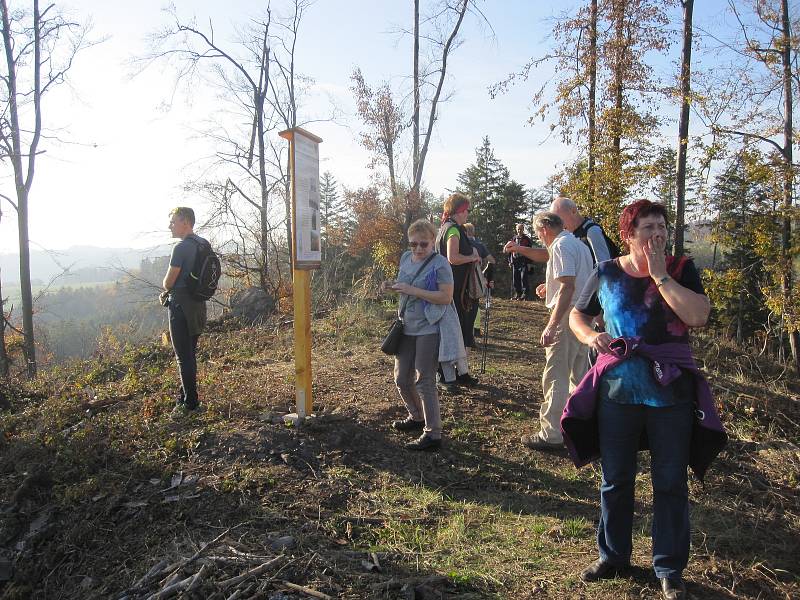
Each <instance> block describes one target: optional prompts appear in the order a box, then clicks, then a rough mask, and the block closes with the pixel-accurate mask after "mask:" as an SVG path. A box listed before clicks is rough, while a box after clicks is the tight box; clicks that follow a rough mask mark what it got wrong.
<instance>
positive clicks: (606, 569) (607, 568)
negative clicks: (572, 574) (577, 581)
mask: <svg viewBox="0 0 800 600" xmlns="http://www.w3.org/2000/svg"><path fill="white" fill-rule="evenodd" d="M629 567H630V565H627V564H625V565H615V564H613V563H610V562H608V561H605V560H603V559H602V558H598V559H597V560H596V561H594V562H593V563H592V564H590V565H589V566H588V567H586V568H585V569H584V570H583V571H581V579H582V580H583V581H598V580H600V579H612V578H614V577H616V576H617V575H619V574H620V573H622V572H623V571H625V570H626V569H628V568H629Z"/></svg>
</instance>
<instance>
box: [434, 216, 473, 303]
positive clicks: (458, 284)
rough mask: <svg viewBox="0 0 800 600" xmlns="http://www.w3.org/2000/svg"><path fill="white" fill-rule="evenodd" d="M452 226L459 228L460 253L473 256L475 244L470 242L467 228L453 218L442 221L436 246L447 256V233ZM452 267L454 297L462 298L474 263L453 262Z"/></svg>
mask: <svg viewBox="0 0 800 600" xmlns="http://www.w3.org/2000/svg"><path fill="white" fill-rule="evenodd" d="M452 228H456V229H457V230H458V236H459V237H458V253H459V254H463V255H464V256H472V250H473V248H474V246H473V245H472V242H470V240H469V236H467V232H466V230H465V229H464V228H463V227H462V226H461V225H459V224H458V223H456V222H455V221H453V220H452V219H447V220H446V221H445V222H444V223H442V226H441V228H440V229H439V234H438V235H437V236H436V247H437V248H438V249H439V254H441V255H442V256H444V257H445V258H447V240H448V235H447V234H448V232H449V231H450V229H452ZM451 237H452V236H451ZM450 267H451V268H452V269H453V298H460V297H461V292H462V290H463V289H464V286H465V285H466V284H467V274H468V273H469V270H470V269H471V268H472V263H463V264H460V265H454V264H451V265H450Z"/></svg>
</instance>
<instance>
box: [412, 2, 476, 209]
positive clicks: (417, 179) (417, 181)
mask: <svg viewBox="0 0 800 600" xmlns="http://www.w3.org/2000/svg"><path fill="white" fill-rule="evenodd" d="M415 1H416V0H415ZM469 3H470V0H461V6H460V7H459V8H458V13H457V18H456V23H455V25H453V30H452V31H451V32H450V35H449V36H448V38H447V41H446V42H445V43H444V46H443V47H442V68H441V69H440V70H439V82H438V83H437V85H436V91H435V92H434V94H433V98H432V99H431V110H430V113H429V115H428V124H427V127H426V129H425V140H424V141H423V143H422V148H421V149H420V152H419V164H418V165H417V172H416V174H415V176H414V184H413V185H412V188H411V189H412V191H413V192H415V193H416V194H417V197H419V190H420V186H421V184H422V171H423V169H424V168H425V157H426V156H427V154H428V146H429V145H430V142H431V134H432V133H433V126H434V124H435V123H436V109H437V107H438V104H439V96H440V95H441V93H442V87H444V80H445V77H446V75H447V59H448V58H449V57H450V51H451V50H452V48H453V42H454V41H455V39H456V36H457V35H458V30H459V29H460V28H461V23H462V22H463V21H464V15H466V14H467V8H469Z"/></svg>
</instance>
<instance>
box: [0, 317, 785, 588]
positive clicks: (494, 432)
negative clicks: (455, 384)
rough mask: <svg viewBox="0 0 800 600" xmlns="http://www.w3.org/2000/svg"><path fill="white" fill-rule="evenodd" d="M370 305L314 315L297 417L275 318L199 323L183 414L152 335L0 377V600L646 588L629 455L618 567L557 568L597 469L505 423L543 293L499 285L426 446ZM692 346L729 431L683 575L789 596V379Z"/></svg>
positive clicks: (569, 557)
mask: <svg viewBox="0 0 800 600" xmlns="http://www.w3.org/2000/svg"><path fill="white" fill-rule="evenodd" d="M389 317H390V311H389V309H388V308H387V307H385V306H382V305H380V304H366V305H363V304H362V305H354V306H345V307H342V308H340V309H339V310H338V311H336V312H334V313H331V314H329V315H328V316H327V317H326V318H325V319H321V320H318V321H317V322H316V323H315V324H314V381H315V389H314V394H315V407H316V409H317V413H318V415H319V416H318V417H316V418H314V419H312V420H311V421H310V422H309V423H308V424H307V425H306V426H304V427H302V428H300V429H298V428H293V427H288V426H286V425H284V424H283V423H282V422H281V420H280V419H279V418H278V416H279V415H280V414H281V413H284V412H287V411H288V410H290V409H291V407H292V405H293V395H294V391H293V390H294V385H293V372H294V371H293V360H292V348H291V342H292V337H291V336H292V332H291V328H290V327H289V326H287V325H286V324H277V325H276V326H274V327H273V328H272V329H269V328H265V329H237V330H231V329H230V328H229V327H228V326H226V325H217V326H215V327H213V328H212V331H210V332H209V333H208V334H207V335H205V336H204V337H203V339H202V342H201V350H200V353H201V364H202V366H201V370H200V388H201V394H202V397H203V401H204V403H205V405H206V406H207V410H206V412H204V413H202V414H201V415H199V416H196V417H192V418H188V419H184V420H180V421H173V420H171V419H170V418H169V411H170V409H171V404H172V399H171V398H172V396H173V395H174V392H175V389H176V375H175V368H174V365H173V359H172V357H171V355H170V352H169V350H168V349H165V348H163V347H160V346H155V345H153V346H149V347H139V348H129V349H124V348H120V349H119V351H118V352H116V353H114V356H111V357H108V356H107V358H105V359H103V360H99V361H94V362H88V363H85V364H82V365H78V366H75V367H71V368H70V369H64V370H61V371H58V372H53V373H48V374H45V375H43V376H42V377H41V378H40V379H39V380H38V381H37V382H36V383H34V384H28V385H25V386H16V385H12V386H7V387H6V388H0V391H2V393H3V395H4V396H6V397H7V398H8V399H9V402H10V406H9V407H8V408H7V409H6V410H4V411H2V412H0V500H1V501H2V509H0V578H2V575H3V570H4V568H5V569H6V570H7V569H8V566H9V563H11V567H12V570H13V577H12V578H11V580H10V581H8V582H6V583H5V584H3V583H2V582H0V598H120V597H127V598H129V599H131V600H132V599H133V598H146V597H149V596H151V594H154V593H155V592H157V591H158V590H160V589H163V588H164V587H166V586H167V585H169V584H170V583H171V582H174V581H181V580H188V578H189V577H191V576H193V574H198V573H199V574H198V577H197V579H196V580H195V581H194V587H193V588H192V590H191V591H184V592H183V595H182V597H184V598H210V597H213V598H275V599H279V600H285V599H286V598H298V599H299V598H308V597H324V596H325V595H327V596H329V597H334V598H344V599H363V598H414V597H417V598H506V599H513V600H524V599H527V598H620V597H629V598H656V597H658V586H657V581H656V580H655V578H654V576H653V575H652V572H651V570H650V569H649V563H650V558H649V555H650V537H649V530H650V518H649V515H650V512H651V508H650V502H651V491H650V485H649V475H648V460H647V455H645V454H641V455H640V457H641V460H640V471H639V476H638V478H637V506H636V520H635V524H634V557H633V558H634V562H635V564H636V565H637V569H635V570H634V571H633V573H632V574H631V576H630V577H627V578H620V579H615V580H612V581H609V582H603V583H598V584H590V585H587V584H584V583H582V582H581V581H580V580H579V579H578V578H577V576H576V573H577V572H578V571H579V570H580V569H581V568H582V567H583V566H584V565H585V564H587V563H588V562H591V561H592V560H593V559H594V557H595V542H594V525H595V521H596V518H597V512H598V508H597V503H598V493H597V488H598V483H599V469H598V468H597V467H596V466H594V465H592V466H589V467H586V468H584V469H582V470H579V471H578V470H576V469H575V468H574V466H573V465H572V464H571V463H570V462H569V461H568V460H567V459H566V458H565V457H561V456H550V455H540V454H536V453H532V452H530V451H528V450H526V449H525V448H524V447H522V446H521V445H520V444H519V437H520V435H522V434H524V433H531V432H533V431H535V430H536V428H537V426H536V415H537V410H538V405H539V402H540V401H541V386H540V383H539V376H540V374H541V369H542V362H543V351H542V350H541V348H539V347H538V345H537V344H536V342H535V340H536V339H537V338H538V336H539V333H540V331H541V327H542V325H543V323H544V318H545V312H544V309H543V307H542V306H541V304H538V303H515V302H507V301H497V302H496V304H495V309H494V310H493V312H492V317H491V323H490V331H491V334H492V335H491V338H490V345H489V352H488V361H487V370H486V373H485V374H483V375H481V376H480V379H481V385H480V386H479V387H478V388H476V389H474V390H469V391H467V392H465V393H463V394H460V395H455V396H449V395H443V396H442V398H441V403H442V413H443V421H444V430H445V436H446V437H445V447H444V449H443V450H442V451H441V452H440V453H437V454H422V455H420V454H414V453H409V452H407V451H405V450H403V448H402V444H403V443H404V442H405V441H406V439H407V438H406V437H405V436H403V435H400V434H397V433H395V432H393V431H392V430H391V429H390V428H389V423H390V422H391V420H392V419H394V418H398V417H402V416H403V414H402V413H403V411H402V410H401V405H400V402H399V399H398V398H397V393H396V391H395V390H394V387H393V384H392V376H391V367H392V363H391V360H390V359H389V358H388V357H385V356H383V355H381V354H380V352H378V351H377V350H376V348H377V345H378V343H379V335H380V332H382V331H383V330H384V329H385V326H384V323H386V322H388V319H389ZM697 345H698V355H699V356H700V357H701V358H702V360H703V361H704V362H705V365H706V370H707V372H708V373H709V376H710V380H711V382H712V386H713V388H714V390H715V393H716V394H717V399H718V401H719V403H720V406H721V407H722V409H723V410H722V412H723V419H724V421H725V423H726V425H727V427H728V429H729V433H730V434H731V438H732V441H731V443H730V445H729V447H728V449H727V450H726V451H725V452H724V453H723V454H722V456H721V457H720V458H719V459H718V461H717V462H716V463H715V464H714V465H713V467H712V469H711V471H710V473H709V475H708V477H707V480H706V484H705V487H703V486H701V485H700V484H699V483H697V482H694V481H693V482H692V483H691V488H690V490H691V492H690V493H691V504H692V508H691V510H692V521H693V532H692V545H693V549H692V557H691V561H690V565H689V568H688V570H687V572H686V577H687V580H688V583H689V591H690V593H691V594H692V595H693V596H694V597H695V598H704V599H705V598H711V599H714V598H753V599H755V598H796V597H800V568H798V561H797V556H798V555H800V508H799V507H800V492H799V491H798V488H799V487H800V451H799V450H798V440H799V439H800V425H798V423H800V406H799V405H798V397H799V395H800V392H799V389H800V386H799V385H798V381H797V379H795V378H791V377H789V376H788V375H787V374H785V373H781V372H780V371H778V370H775V369H774V368H773V367H771V366H770V365H766V364H761V363H759V362H758V361H756V359H754V358H752V357H748V356H744V355H739V354H737V353H736V352H735V350H734V349H731V348H726V347H724V346H720V345H719V344H718V343H716V342H713V341H710V340H708V341H705V340H699V341H698V343H697ZM477 362H478V361H477V360H476V359H475V358H473V361H472V363H473V365H476V364H477ZM212 540H215V542H214V544H213V545H212V546H209V547H204V545H205V544H207V543H208V542H210V541H212ZM198 550H202V552H201V556H198V557H196V558H195V560H193V561H191V562H189V563H188V564H186V561H187V559H189V558H190V557H192V556H193V555H194V554H195V553H196V552H197V551H198ZM276 556H278V557H280V558H279V559H278V561H276V562H275V563H274V564H273V563H271V562H270V561H271V560H272V558H274V557H276ZM162 561H164V562H163V563H162ZM159 563H162V565H164V564H167V565H169V566H164V567H163V568H162V569H161V570H160V572H158V573H157V574H155V575H153V576H151V577H149V578H146V577H145V575H146V574H147V573H148V571H149V570H150V569H151V568H153V567H154V566H157V565H158V564H159ZM263 564H266V567H263V569H262V571H261V572H260V573H259V574H254V575H253V576H251V577H249V578H245V579H243V580H241V581H239V580H233V579H232V578H234V577H236V576H238V575H240V574H241V573H244V572H247V571H248V570H249V569H252V568H253V567H260V565H263ZM4 565H5V566H4ZM171 571H176V575H174V576H170V572H171ZM226 581H227V583H226ZM231 581H233V583H231ZM137 582H138V585H137ZM187 585H188V584H187ZM298 585H299V586H302V587H304V588H305V590H298V589H297V587H296V586H298ZM292 586H295V587H292ZM176 593H177V592H176ZM314 593H316V594H318V595H317V596H314V595H313V594H314ZM153 597H155V596H153Z"/></svg>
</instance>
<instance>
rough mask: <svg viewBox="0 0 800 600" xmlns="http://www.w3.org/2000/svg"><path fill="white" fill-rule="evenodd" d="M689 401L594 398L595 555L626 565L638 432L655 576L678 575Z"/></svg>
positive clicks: (685, 517)
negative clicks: (642, 441) (645, 464)
mask: <svg viewBox="0 0 800 600" xmlns="http://www.w3.org/2000/svg"><path fill="white" fill-rule="evenodd" d="M693 410H694V405H693V403H692V402H683V403H681V404H677V405H675V406H665V407H658V408H655V407H651V406H644V405H639V404H618V403H615V402H610V401H608V400H601V401H600V402H599V403H598V409H597V419H598V425H599V434H600V462H601V465H602V467H603V483H602V485H601V486H600V523H599V524H598V526H597V546H598V549H599V551H600V558H601V559H602V560H605V561H608V562H610V563H612V564H615V565H626V564H628V563H629V562H630V558H631V549H632V548H631V546H632V544H631V531H632V527H633V496H634V482H635V479H636V452H637V450H638V447H639V437H640V435H641V433H642V431H646V432H647V438H648V442H649V446H650V457H651V461H650V463H651V464H650V478H651V481H652V483H653V527H652V538H653V568H654V570H655V572H656V576H657V577H679V576H680V575H681V573H682V572H683V569H684V568H685V567H686V563H687V562H688V560H689V488H688V485H687V480H686V477H687V474H686V470H687V466H688V464H689V442H690V438H691V432H692V419H693Z"/></svg>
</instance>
